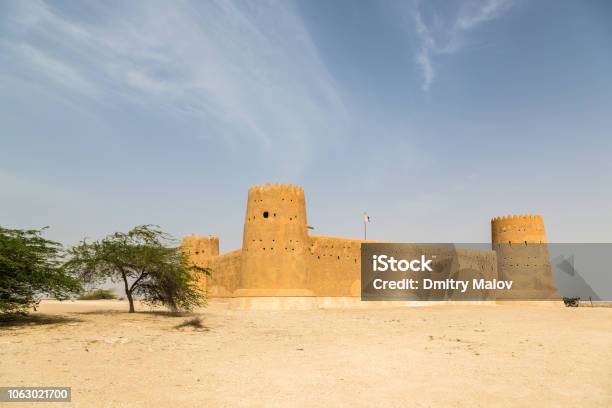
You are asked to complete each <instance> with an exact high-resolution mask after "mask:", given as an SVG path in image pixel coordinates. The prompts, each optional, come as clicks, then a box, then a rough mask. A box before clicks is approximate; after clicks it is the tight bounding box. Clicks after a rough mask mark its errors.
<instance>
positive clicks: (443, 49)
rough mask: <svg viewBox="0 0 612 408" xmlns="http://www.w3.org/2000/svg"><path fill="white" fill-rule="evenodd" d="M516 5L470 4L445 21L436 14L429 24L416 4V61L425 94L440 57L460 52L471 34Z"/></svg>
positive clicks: (492, 0) (500, 0) (495, 0)
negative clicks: (421, 76)
mask: <svg viewBox="0 0 612 408" xmlns="http://www.w3.org/2000/svg"><path fill="white" fill-rule="evenodd" d="M513 4H514V2H513V0H476V1H469V2H466V3H463V4H462V5H461V7H460V8H459V10H458V12H456V13H455V14H454V15H452V16H446V17H444V18H443V17H442V16H441V15H440V14H437V13H436V11H435V10H433V12H432V16H431V18H430V19H429V22H426V21H425V18H424V13H423V12H422V10H421V9H422V4H421V3H420V2H418V1H417V2H415V3H414V7H413V11H412V19H413V23H414V26H415V31H416V34H417V38H418V40H419V44H418V49H417V51H416V54H415V61H416V63H417V65H418V66H419V68H420V70H421V72H422V75H423V90H425V91H427V90H429V88H430V86H431V84H432V83H433V81H434V78H435V76H436V72H435V60H436V57H437V56H439V55H443V54H452V53H455V52H458V51H459V50H461V49H462V48H463V47H464V45H465V42H466V35H467V34H468V33H469V32H470V31H473V30H476V29H477V28H478V27H480V26H481V25H483V24H485V23H487V22H489V21H491V20H493V19H495V18H498V17H500V16H501V15H503V14H504V13H506V12H507V11H508V10H509V9H510V8H511V7H512V6H513Z"/></svg>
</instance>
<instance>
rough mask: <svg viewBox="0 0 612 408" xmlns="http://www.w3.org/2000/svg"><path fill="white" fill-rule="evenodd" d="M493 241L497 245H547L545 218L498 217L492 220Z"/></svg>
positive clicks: (524, 215) (525, 216)
mask: <svg viewBox="0 0 612 408" xmlns="http://www.w3.org/2000/svg"><path fill="white" fill-rule="evenodd" d="M491 241H492V243H493V244H494V245H495V244H501V243H504V244H521V243H522V244H541V243H546V231H545V230H544V218H542V216H541V215H531V214H521V215H506V216H503V217H496V218H493V219H492V220H491Z"/></svg>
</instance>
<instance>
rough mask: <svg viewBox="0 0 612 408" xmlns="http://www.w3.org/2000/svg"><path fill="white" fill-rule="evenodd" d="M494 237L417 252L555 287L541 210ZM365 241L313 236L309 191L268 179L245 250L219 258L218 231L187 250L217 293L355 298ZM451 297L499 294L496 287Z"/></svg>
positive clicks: (469, 271) (192, 240)
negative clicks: (478, 244)
mask: <svg viewBox="0 0 612 408" xmlns="http://www.w3.org/2000/svg"><path fill="white" fill-rule="evenodd" d="M491 236H492V249H493V251H482V250H475V249H464V248H454V247H450V248H449V247H448V246H446V247H445V246H435V245H419V244H414V251H415V254H417V253H418V254H417V255H419V256H420V255H421V254H426V255H436V254H437V255H438V261H439V262H442V261H443V259H447V260H449V259H451V261H448V262H452V263H453V265H449V266H450V267H449V268H436V270H440V271H445V272H441V273H443V274H444V273H447V274H448V273H450V275H449V276H448V278H455V279H464V278H473V277H481V278H484V279H487V280H489V279H504V280H513V281H514V284H515V285H516V286H515V288H517V289H519V290H521V291H523V292H522V293H532V294H533V297H534V298H542V296H543V295H545V294H553V295H554V294H555V293H556V291H555V290H554V282H553V278H552V270H551V265H550V259H549V256H548V251H547V247H546V242H547V241H546V233H545V230H544V220H543V218H542V217H541V216H539V215H520V216H518V215H513V216H505V217H498V218H494V219H492V220H491ZM364 242H373V241H364V240H356V239H347V238H337V237H325V236H319V235H313V236H310V235H308V224H307V218H306V200H305V197H304V190H303V189H302V188H300V187H297V186H293V185H285V184H282V185H278V184H274V185H270V184H266V185H258V186H254V187H251V188H250V189H249V191H248V197H247V208H246V213H245V220H244V233H243V245H242V249H238V250H235V251H232V252H229V253H226V254H223V255H221V256H219V239H218V238H217V237H213V236H188V237H185V239H184V240H183V243H182V249H183V250H184V251H187V252H188V253H189V256H190V258H191V260H192V261H193V262H194V263H195V264H196V265H198V266H202V267H208V268H210V269H211V270H212V276H211V277H208V278H206V279H205V282H203V285H204V286H205V287H206V289H207V291H208V294H209V296H211V297H240V298H248V297H302V298H307V297H313V296H319V297H350V296H355V297H356V296H359V295H360V290H361V287H360V286H361V282H360V279H361V256H362V254H361V245H362V244H363V243H364ZM409 250H410V249H409ZM449 251H450V252H449ZM446 252H449V253H452V254H454V255H456V256H446ZM436 278H440V277H436ZM442 278H446V276H445V277H442ZM451 295H452V298H456V297H471V298H492V297H494V296H495V293H488V292H487V293H483V292H479V293H465V294H463V295H458V294H454V293H453V294H451ZM423 296H431V293H429V294H423ZM444 296H446V294H445V295H444Z"/></svg>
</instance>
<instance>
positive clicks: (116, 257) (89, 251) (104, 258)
mask: <svg viewBox="0 0 612 408" xmlns="http://www.w3.org/2000/svg"><path fill="white" fill-rule="evenodd" d="M69 255H70V260H69V261H68V262H66V264H65V267H66V269H68V270H70V271H74V272H75V273H77V274H78V276H80V278H81V279H82V281H83V282H85V283H88V284H95V283H100V282H103V281H106V280H107V279H110V280H111V281H113V282H123V286H124V290H125V296H126V297H127V300H128V302H129V304H130V309H129V311H130V313H133V312H134V311H135V309H134V298H136V297H137V298H141V299H142V300H143V301H145V302H148V303H151V304H163V305H165V306H167V307H169V308H170V309H171V310H172V311H178V310H191V309H192V308H193V307H197V306H202V305H204V304H205V301H206V298H205V292H204V291H203V290H202V289H201V288H200V286H199V285H198V281H199V280H200V278H201V277H202V275H209V274H210V271H209V270H208V269H207V268H201V267H198V266H196V265H192V264H191V263H190V262H189V259H188V257H187V255H186V254H185V253H183V252H182V251H181V250H180V248H178V247H177V246H176V245H175V241H174V240H173V239H172V237H171V236H170V235H168V234H166V233H164V232H162V231H161V230H160V229H159V227H157V226H155V225H140V226H137V227H135V228H133V229H132V230H130V231H128V232H127V233H123V232H116V233H114V234H111V235H109V236H107V237H106V238H104V239H102V240H99V241H95V242H91V243H89V242H87V241H86V240H83V241H81V243H80V244H79V245H77V246H74V247H73V248H71V249H70V251H69Z"/></svg>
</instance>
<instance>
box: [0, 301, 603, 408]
mask: <svg viewBox="0 0 612 408" xmlns="http://www.w3.org/2000/svg"><path fill="white" fill-rule="evenodd" d="M226 306H227V304H226V303H224V302H220V301H212V302H211V303H210V305H209V307H208V308H206V309H203V310H201V311H198V313H195V314H193V315H189V316H173V315H168V314H165V313H160V312H156V311H153V312H140V313H135V314H129V313H127V312H126V311H127V304H126V303H125V302H121V301H78V302H62V303H59V302H55V301H44V302H43V303H42V304H41V307H40V308H39V310H38V311H37V312H36V313H34V314H33V315H32V317H31V318H30V319H28V320H27V321H26V322H20V323H11V324H3V325H2V326H0V359H1V364H0V385H2V386H70V387H72V403H53V404H45V403H37V404H35V406H36V407H44V406H53V407H64V406H66V407H68V406H74V407H225V406H227V407H232V406H249V407H256V406H260V407H270V406H279V407H287V406H333V407H336V406H353V407H371V406H391V407H409V406H415V407H438V406H439V407H464V406H465V407H474V406H483V407H490V406H506V407H510V406H551V407H552V406H554V407H565V406H574V407H575V406H588V407H596V406H597V407H609V406H612V308H582V307H581V308H565V307H563V306H562V304H556V305H550V304H547V303H542V304H537V303H536V304H519V303H511V304H498V305H495V304H487V305H470V304H452V305H431V306H424V307H411V308H387V309H331V310H324V309H319V310H300V311H287V310H284V311H261V310H259V311H255V310H251V311H244V310H231V309H229V308H227V307H226ZM139 308H140V310H144V307H143V306H142V305H140V306H139ZM194 316H199V317H200V318H201V320H202V323H203V324H204V326H205V327H203V328H199V329H198V328H193V327H191V326H188V327H183V328H178V327H177V326H179V325H180V324H181V323H183V322H185V321H186V320H189V319H191V318H193V317H194ZM4 405H5V406H9V407H15V408H16V407H20V406H32V404H23V403H10V404H8V403H5V404H4Z"/></svg>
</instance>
